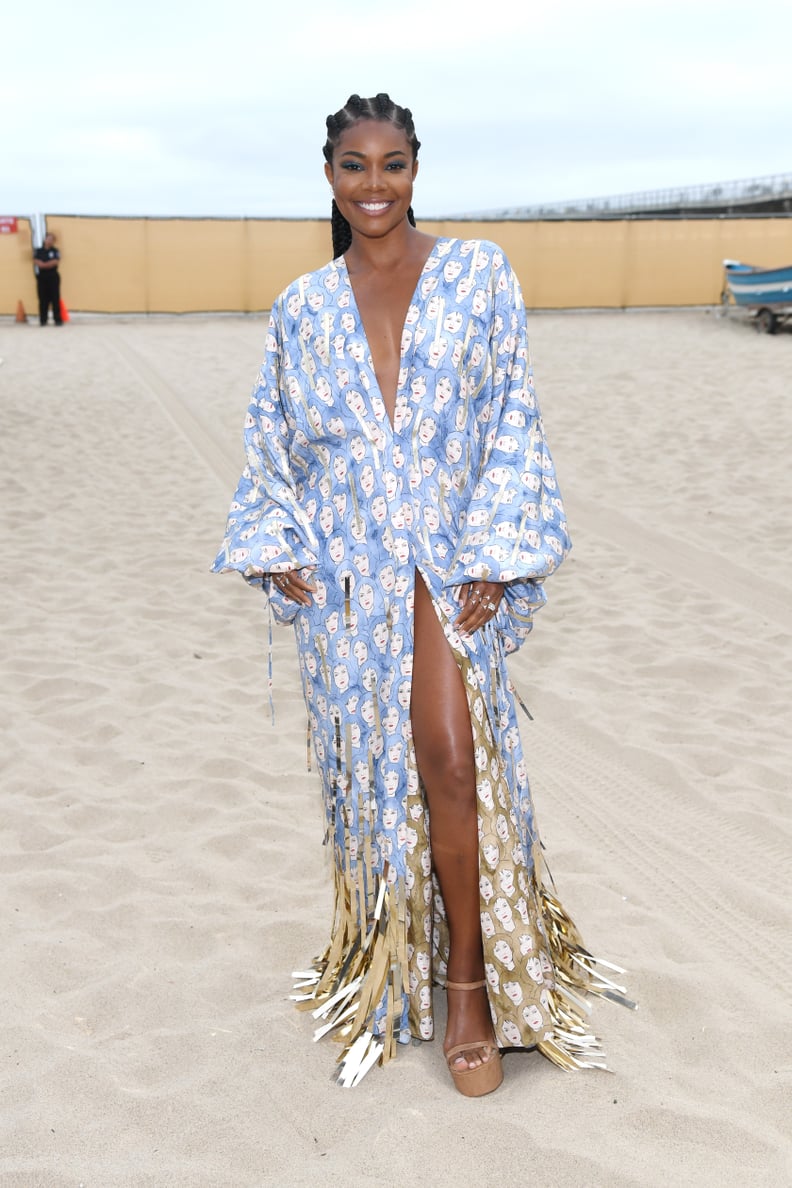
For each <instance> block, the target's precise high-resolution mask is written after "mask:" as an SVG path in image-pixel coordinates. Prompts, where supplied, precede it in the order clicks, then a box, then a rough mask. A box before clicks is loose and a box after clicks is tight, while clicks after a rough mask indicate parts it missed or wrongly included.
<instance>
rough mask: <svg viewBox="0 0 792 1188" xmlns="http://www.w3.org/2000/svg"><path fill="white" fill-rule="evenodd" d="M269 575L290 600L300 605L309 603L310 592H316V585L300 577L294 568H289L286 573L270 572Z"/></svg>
mask: <svg viewBox="0 0 792 1188" xmlns="http://www.w3.org/2000/svg"><path fill="white" fill-rule="evenodd" d="M269 576H270V578H271V580H272V582H273V583H274V585H276V586H277V587H278V589H279V590H280V592H281V594H283V596H284V597H285V598H287V599H288V600H289V601H290V602H298V603H299V604H300V606H310V605H311V594H314V593H315V592H316V586H312V585H311V583H310V582H306V581H305V579H304V578H301V577H300V575H299V573H297V571H296V570H295V569H291V570H289V571H288V573H271V574H270V575H269Z"/></svg>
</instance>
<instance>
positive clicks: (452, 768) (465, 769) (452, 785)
mask: <svg viewBox="0 0 792 1188" xmlns="http://www.w3.org/2000/svg"><path fill="white" fill-rule="evenodd" d="M418 768H419V772H420V775H421V778H422V780H423V782H424V784H426V785H427V787H428V786H429V785H431V788H429V787H428V790H429V792H430V795H431V794H432V793H434V794H435V795H439V796H442V797H443V799H444V800H445V801H446V803H449V804H457V805H458V806H459V807H460V808H462V807H468V806H469V805H470V804H471V803H475V799H476V767H475V763H474V761H473V755H472V753H471V748H470V747H459V746H454V745H453V743H437V742H435V743H434V745H432V746H431V747H430V748H429V754H423V755H421V756H419V762H418Z"/></svg>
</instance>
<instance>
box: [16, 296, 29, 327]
mask: <svg viewBox="0 0 792 1188" xmlns="http://www.w3.org/2000/svg"><path fill="white" fill-rule="evenodd" d="M16 321H17V322H27V314H26V313H25V307H24V305H23V304H22V302H21V301H17V311H16Z"/></svg>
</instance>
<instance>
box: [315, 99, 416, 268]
mask: <svg viewBox="0 0 792 1188" xmlns="http://www.w3.org/2000/svg"><path fill="white" fill-rule="evenodd" d="M358 120H378V121H379V122H380V123H389V124H393V126H394V127H395V128H400V129H401V130H402V131H403V132H404V134H405V136H406V137H407V139H408V140H409V142H410V148H411V149H412V153H413V159H416V158H417V156H418V150H419V148H420V147H421V142H420V140H419V139H418V137H417V136H416V135H415V124H414V123H413V117H412V112H411V111H410V109H409V107H399V105H398V103H394V102H393V100H392V99H391V97H390V95H388V94H387V93H386V92H385V91H380V93H379V94H378V95H375V96H374V97H373V98H371V99H361V97H360V95H350V96H349V98H348V99H347V101H346V103H345V104H344V106H343V107H342V108H341V110H340V111H337V112H335V113H334V114H333V115H329V116H328V117H327V120H326V123H327V140H326V142H325V145H324V148H323V149H322V152H323V154H324V159H325V161H327V162H328V163H329V164H330V165H332V163H333V153H334V152H335V149H336V146H337V144H338V142H339V140H340V139H341V134H342V132H345V131H346V129H347V128H349V127H351V126H352V124H354V123H356V122H357V121H358ZM407 218H408V219H409V221H410V223H411V224H412V226H413V227H414V226H415V215H414V214H413V208H412V207H410V209H409V210H408V211H407ZM330 229H331V231H332V235H333V258H334V259H337V258H338V256H343V254H344V252H345V251H346V250H347V248H348V247H349V245H350V244H351V242H352V228H351V227H350V225H349V223H348V222H347V220H346V219H345V218H344V216H343V215H342V214H341V211H340V210H339V209H338V207H337V206H336V202H335V199H333V205H332V208H331V215H330Z"/></svg>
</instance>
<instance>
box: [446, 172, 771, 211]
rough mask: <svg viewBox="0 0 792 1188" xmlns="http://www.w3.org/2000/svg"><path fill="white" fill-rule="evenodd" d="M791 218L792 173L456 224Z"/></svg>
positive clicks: (584, 200) (556, 205)
mask: <svg viewBox="0 0 792 1188" xmlns="http://www.w3.org/2000/svg"><path fill="white" fill-rule="evenodd" d="M786 214H789V215H792V173H776V174H771V175H770V176H768V177H752V178H748V179H747V180H743V181H727V182H712V183H709V184H708V185H696V186H674V187H672V188H669V189H665V190H643V191H639V192H637V193H632V194H616V195H614V196H612V197H609V198H579V199H575V200H570V201H566V202H543V203H540V204H539V205H538V206H512V207H503V208H501V209H500V210H488V211H479V212H478V213H477V214H469V215H461V216H459V215H457V216H456V217H457V218H465V219H475V220H476V221H490V220H493V221H494V220H502V219H515V220H519V219H526V220H531V219H630V218H653V219H658V218H660V219H664V218H668V219H673V218H677V219H678V218H697V217H699V218H703V217H706V218H712V216H713V215H716V216H717V215H722V216H726V217H728V216H733V217H743V218H744V217H745V216H750V215H774V216H776V217H777V216H779V215H782V216H783V215H786Z"/></svg>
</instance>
